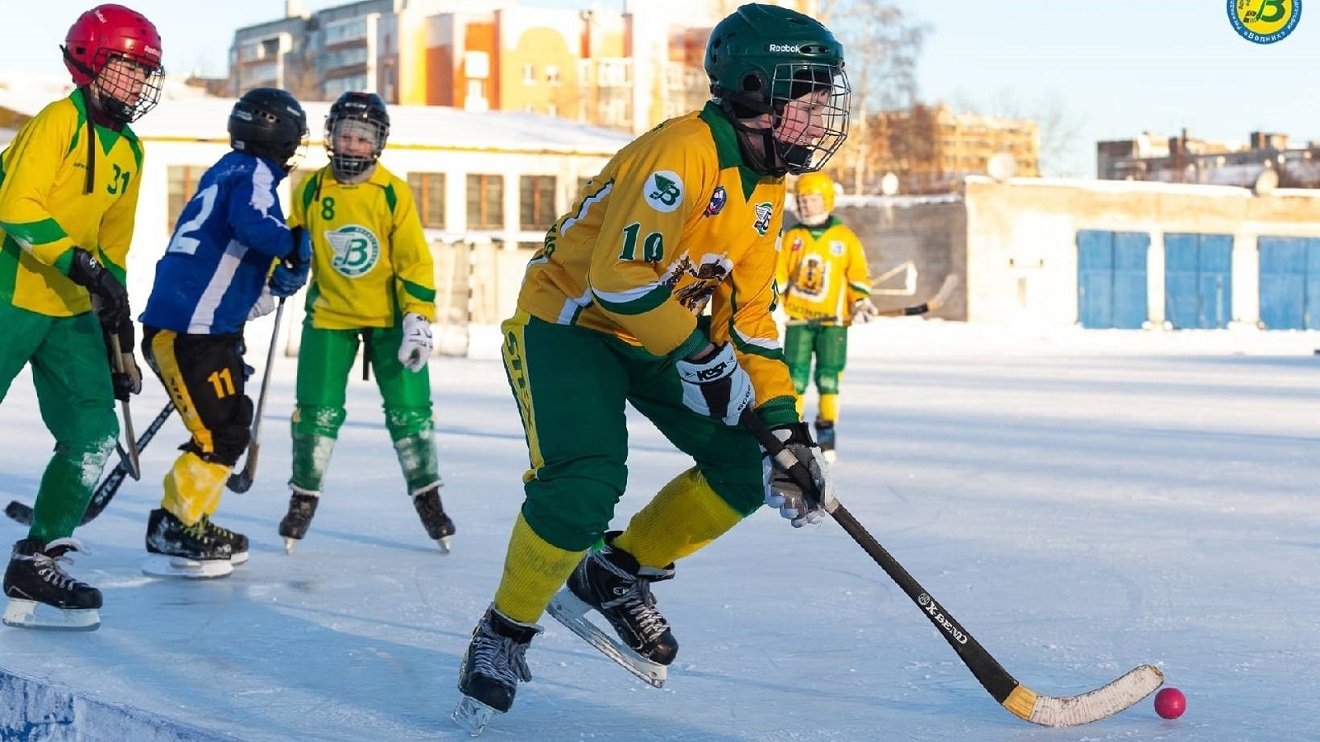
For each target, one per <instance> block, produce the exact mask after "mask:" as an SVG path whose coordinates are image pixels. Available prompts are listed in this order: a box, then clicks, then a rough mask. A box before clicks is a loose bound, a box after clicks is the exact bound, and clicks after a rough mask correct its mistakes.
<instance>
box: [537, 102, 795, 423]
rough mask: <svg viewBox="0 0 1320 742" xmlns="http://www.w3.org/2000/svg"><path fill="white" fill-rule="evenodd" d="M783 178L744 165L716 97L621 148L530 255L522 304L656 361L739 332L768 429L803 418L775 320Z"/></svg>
mask: <svg viewBox="0 0 1320 742" xmlns="http://www.w3.org/2000/svg"><path fill="white" fill-rule="evenodd" d="M784 197H785V189H784V180H783V178H776V177H762V176H760V175H758V174H756V173H755V172H753V171H752V170H751V169H749V168H747V167H746V166H745V165H744V164H743V160H742V155H741V152H740V151H739V149H738V141H737V138H736V134H735V132H734V129H733V126H732V124H730V123H729V120H728V119H727V118H726V117H725V115H724V113H723V112H721V111H720V109H719V108H718V107H716V106H715V105H713V104H707V106H706V107H705V109H703V110H702V111H699V112H694V113H691V114H688V115H686V116H681V117H679V118H675V119H670V120H669V121H666V122H665V123H663V124H660V125H659V126H657V127H656V128H655V129H652V130H651V131H650V132H648V133H646V134H644V135H642V136H641V137H639V138H638V139H636V140H635V141H633V142H632V143H630V144H628V145H627V146H626V147H624V148H623V149H622V150H620V151H619V152H618V153H617V154H616V155H615V156H614V158H613V159H611V160H610V162H609V163H608V164H607V165H606V166H605V169H604V170H603V171H602V172H601V173H600V174H599V175H597V176H596V177H594V178H592V179H591V181H590V182H588V183H587V185H586V186H585V187H584V188H583V190H582V194H581V195H580V196H579V200H578V202H577V203H576V204H575V205H574V207H573V209H572V210H571V211H570V212H569V213H568V214H565V215H564V216H563V217H561V218H560V219H559V221H558V222H556V224H555V225H554V226H553V227H551V229H550V231H549V233H548V234H547V235H546V239H545V247H544V248H543V249H542V250H541V251H539V252H538V253H537V254H536V255H535V256H534V257H533V259H532V261H531V262H530V263H529V264H528V267H527V275H526V278H525V279H524V282H523V287H522V291H521V293H520V294H519V296H518V306H519V308H520V309H522V310H524V311H526V312H528V313H529V314H531V315H533V316H535V317H538V318H540V319H542V320H545V321H547V322H555V323H559V324H565V325H578V326H580V327H586V328H590V329H592V330H598V331H600V332H606V333H611V334H613V335H616V336H618V337H619V338H621V339H623V340H624V341H626V342H629V343H632V344H635V345H639V346H641V347H643V348H645V349H646V350H647V351H649V352H650V353H652V354H654V355H656V356H660V357H670V358H681V357H684V356H687V355H691V354H692V353H695V352H697V351H699V350H700V349H701V348H703V347H704V346H705V345H706V342H707V338H706V336H705V333H704V332H703V331H702V330H701V329H699V328H698V323H697V316H698V315H700V314H702V313H703V311H705V310H706V309H707V305H709V310H710V314H711V337H710V338H709V339H710V340H711V341H713V342H716V343H722V342H726V341H731V342H732V343H733V346H734V349H735V350H736V351H737V354H738V360H739V363H740V364H741V365H742V366H743V368H744V369H746V370H747V373H748V374H749V375H750V376H751V378H752V383H753V384H754V386H755V387H756V398H757V400H758V409H759V410H760V411H761V413H762V416H763V417H764V418H765V420H766V422H767V423H768V424H770V425H778V424H782V423H787V422H793V421H795V420H796V419H797V413H796V410H795V408H794V403H793V384H792V381H791V380H790V379H789V376H788V368H787V366H785V365H784V358H783V349H782V347H781V346H780V343H779V333H778V329H777V327H776V325H775V322H774V319H773V317H772V316H771V311H772V310H773V309H774V304H775V300H776V296H775V290H774V273H775V244H776V241H777V239H778V235H779V230H780V228H781V227H782V225H783V204H784Z"/></svg>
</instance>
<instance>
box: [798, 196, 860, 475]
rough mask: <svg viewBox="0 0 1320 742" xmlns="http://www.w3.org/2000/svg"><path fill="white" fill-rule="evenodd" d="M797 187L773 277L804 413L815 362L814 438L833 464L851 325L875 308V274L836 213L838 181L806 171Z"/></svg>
mask: <svg viewBox="0 0 1320 742" xmlns="http://www.w3.org/2000/svg"><path fill="white" fill-rule="evenodd" d="M795 190H796V193H797V207H798V208H797V217H798V223H797V224H795V225H793V227H792V228H791V229H789V230H787V231H786V232H784V239H783V241H782V242H781V243H780V247H779V270H778V274H777V276H776V282H777V283H778V284H779V289H780V290H781V291H783V292H784V312H785V314H787V315H788V327H787V329H786V330H785V332H784V356H785V358H787V360H788V370H789V373H790V374H791V375H792V377H793V387H794V388H795V389H796V390H797V394H798V412H799V414H800V413H801V412H802V409H803V396H802V395H803V394H805V393H806V391H807V382H808V381H810V379H811V359H812V356H813V355H814V356H815V358H816V390H817V391H818V392H819V393H820V402H819V409H817V411H816V440H817V441H819V442H820V447H821V450H822V451H824V452H825V458H826V459H827V460H829V461H830V462H831V463H833V462H834V440H835V436H834V432H835V431H834V425H835V423H836V422H838V420H839V379H840V377H841V376H842V375H843V368H844V366H845V365H846V363H847V360H848V326H849V325H851V324H854V323H866V322H868V321H870V320H871V319H873V318H874V317H875V316H876V314H877V312H878V310H877V309H876V307H875V304H873V303H871V273H870V270H869V269H868V268H867V265H866V252H865V251H864V250H863V249H862V241H861V240H859V239H857V234H856V233H855V232H853V231H852V230H851V229H849V228H848V226H847V225H846V224H844V223H843V222H841V221H839V219H838V218H837V217H835V216H834V182H833V181H831V180H830V178H829V176H827V175H825V174H824V173H806V174H804V175H803V176H802V177H800V178H798V181H797V185H796V188H795Z"/></svg>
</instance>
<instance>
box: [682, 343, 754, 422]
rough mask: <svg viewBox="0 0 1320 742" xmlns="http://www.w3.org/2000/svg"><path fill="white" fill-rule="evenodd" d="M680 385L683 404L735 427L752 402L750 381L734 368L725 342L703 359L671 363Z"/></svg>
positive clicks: (730, 348)
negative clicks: (676, 370)
mask: <svg viewBox="0 0 1320 742" xmlns="http://www.w3.org/2000/svg"><path fill="white" fill-rule="evenodd" d="M674 366H675V368H677V369H678V378H679V379H681V380H682V382H683V404H685V405H687V407H688V409H690V410H692V411H693V412H696V413H698V414H701V415H708V416H710V417H714V418H717V419H720V420H723V421H724V424H725V425H728V426H730V427H732V426H735V425H737V424H738V418H739V417H741V416H742V412H743V410H744V409H746V408H748V407H749V406H751V405H752V403H753V402H755V401H756V390H755V389H753V388H752V379H751V377H749V376H748V375H747V372H746V371H744V370H743V368H742V366H739V365H738V359H737V358H736V357H735V356H734V355H733V346H732V345H730V344H729V343H725V344H723V345H721V346H719V348H717V349H716V350H715V352H714V353H713V354H712V355H709V356H707V357H706V358H705V359H704V360H694V359H684V360H682V361H679V362H678V363H676V364H674Z"/></svg>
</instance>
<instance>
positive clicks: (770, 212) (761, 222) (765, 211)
mask: <svg viewBox="0 0 1320 742" xmlns="http://www.w3.org/2000/svg"><path fill="white" fill-rule="evenodd" d="M755 208H756V221H755V222H754V223H753V224H752V226H753V227H755V228H756V233H757V234H759V235H761V236H762V237H764V236H765V233H766V231H768V230H769V229H770V218H771V217H773V216H774V215H775V207H774V205H772V204H771V203H770V202H769V201H762V202H761V203H759V204H757V205H756V207H755Z"/></svg>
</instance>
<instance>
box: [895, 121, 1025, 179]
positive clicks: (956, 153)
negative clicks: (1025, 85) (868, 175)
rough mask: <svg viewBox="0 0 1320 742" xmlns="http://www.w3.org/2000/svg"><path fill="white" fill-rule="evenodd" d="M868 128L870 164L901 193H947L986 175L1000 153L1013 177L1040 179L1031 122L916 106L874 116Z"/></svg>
mask: <svg viewBox="0 0 1320 742" xmlns="http://www.w3.org/2000/svg"><path fill="white" fill-rule="evenodd" d="M871 126H872V127H873V131H875V132H876V134H875V136H874V138H873V139H872V142H873V143H874V145H875V149H874V151H873V153H872V155H871V157H872V160H873V162H874V163H875V164H876V165H878V168H877V171H878V172H881V173H883V172H886V171H888V172H892V173H894V175H896V176H897V177H898V192H900V193H916V194H920V193H945V192H948V191H950V190H953V189H954V188H955V187H956V186H957V184H958V183H960V182H961V181H962V179H963V178H964V177H965V176H967V175H985V174H987V173H990V172H991V171H992V170H993V169H994V168H992V166H991V160H992V158H995V157H996V156H997V155H1004V154H1006V155H1007V156H1008V157H1010V158H1011V160H1012V162H1013V166H1012V167H1011V168H1009V170H1011V172H1012V174H1015V175H1018V176H1023V177H1036V176H1038V175H1040V135H1039V132H1038V130H1037V127H1036V123H1035V122H1034V121H1028V120H1024V119H1008V118H999V117H995V116H983V115H979V114H966V113H956V112H955V111H954V110H953V109H952V108H950V107H949V106H947V105H938V106H922V105H917V106H913V107H912V108H910V109H908V110H904V111H890V112H887V113H881V114H878V115H876V116H875V117H874V118H873V119H872V120H871ZM1000 160H1003V158H1002V157H1001V158H1000ZM1005 174H1007V173H1005Z"/></svg>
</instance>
